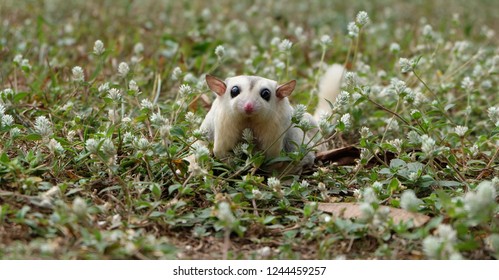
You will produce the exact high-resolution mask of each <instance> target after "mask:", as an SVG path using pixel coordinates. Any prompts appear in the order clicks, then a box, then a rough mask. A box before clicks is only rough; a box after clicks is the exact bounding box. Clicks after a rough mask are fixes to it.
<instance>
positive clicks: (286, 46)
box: [279, 39, 293, 52]
mask: <svg viewBox="0 0 499 280" xmlns="http://www.w3.org/2000/svg"><path fill="white" fill-rule="evenodd" d="M292 46H293V43H292V42H291V41H290V40H288V39H284V40H282V41H281V42H280V43H279V50H280V51H281V52H287V51H289V50H290V49H291V47H292Z"/></svg>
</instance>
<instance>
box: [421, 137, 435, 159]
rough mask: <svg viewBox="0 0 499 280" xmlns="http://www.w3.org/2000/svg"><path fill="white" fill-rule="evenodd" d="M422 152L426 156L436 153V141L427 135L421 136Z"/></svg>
mask: <svg viewBox="0 0 499 280" xmlns="http://www.w3.org/2000/svg"><path fill="white" fill-rule="evenodd" d="M421 150H422V151H423V153H425V154H426V155H430V154H432V153H433V152H434V151H435V140H433V138H431V137H430V136H428V135H426V134H423V135H421Z"/></svg>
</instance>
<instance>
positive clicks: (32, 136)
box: [24, 133, 42, 141]
mask: <svg viewBox="0 0 499 280" xmlns="http://www.w3.org/2000/svg"><path fill="white" fill-rule="evenodd" d="M24 139H25V140H26V141H40V140H42V136H41V135H40V134H37V133H32V134H28V135H26V136H25V137H24Z"/></svg>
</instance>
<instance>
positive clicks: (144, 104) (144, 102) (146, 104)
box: [140, 99, 154, 110]
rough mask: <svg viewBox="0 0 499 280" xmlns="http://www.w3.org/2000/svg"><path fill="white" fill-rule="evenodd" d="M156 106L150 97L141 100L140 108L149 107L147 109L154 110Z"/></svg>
mask: <svg viewBox="0 0 499 280" xmlns="http://www.w3.org/2000/svg"><path fill="white" fill-rule="evenodd" d="M153 107H154V104H152V102H151V101H149V99H142V100H141V101H140V109H147V110H152V109H153Z"/></svg>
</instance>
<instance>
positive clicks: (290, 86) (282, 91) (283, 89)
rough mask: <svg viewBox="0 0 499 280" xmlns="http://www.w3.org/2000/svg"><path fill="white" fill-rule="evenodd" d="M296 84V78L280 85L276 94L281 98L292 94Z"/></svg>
mask: <svg viewBox="0 0 499 280" xmlns="http://www.w3.org/2000/svg"><path fill="white" fill-rule="evenodd" d="M295 86H296V81H295V80H292V81H289V82H287V83H285V84H282V85H280V86H278V87H277V90H276V96H277V97H279V98H280V99H282V98H284V97H288V96H290V95H291V93H292V92H293V90H294V89H295Z"/></svg>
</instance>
